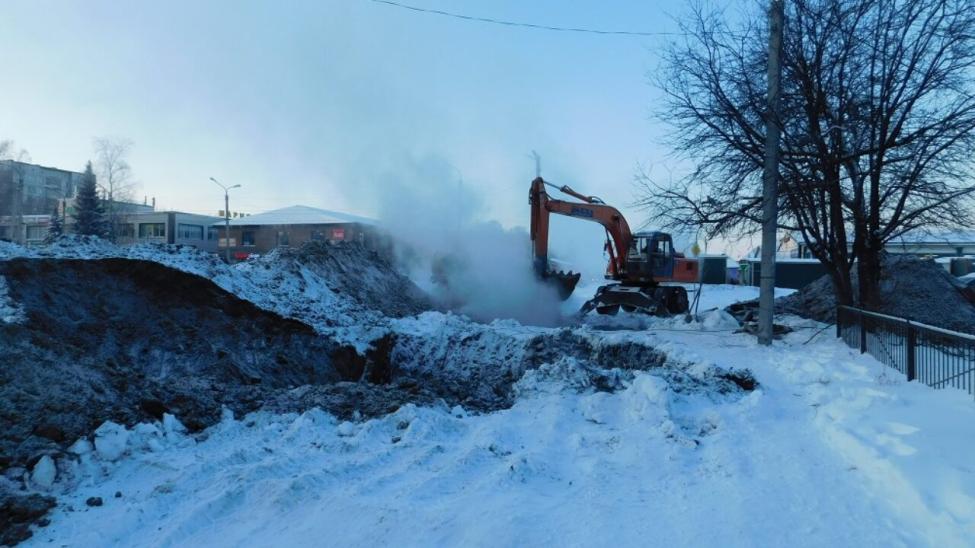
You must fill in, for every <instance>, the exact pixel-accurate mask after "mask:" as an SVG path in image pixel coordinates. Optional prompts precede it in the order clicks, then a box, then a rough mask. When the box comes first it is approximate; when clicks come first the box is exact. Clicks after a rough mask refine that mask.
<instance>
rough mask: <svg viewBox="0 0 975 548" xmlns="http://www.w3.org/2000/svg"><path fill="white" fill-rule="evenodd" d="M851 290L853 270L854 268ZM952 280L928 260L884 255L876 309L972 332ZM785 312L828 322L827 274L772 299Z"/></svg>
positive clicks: (974, 311) (969, 314) (974, 317)
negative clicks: (787, 295) (786, 295)
mask: <svg viewBox="0 0 975 548" xmlns="http://www.w3.org/2000/svg"><path fill="white" fill-rule="evenodd" d="M853 278H854V280H853V283H854V294H856V287H857V282H856V268H854V269H853ZM963 289H964V288H963V286H962V285H961V284H960V283H959V282H958V280H957V278H955V277H954V276H952V275H951V274H949V273H948V272H946V271H945V269H943V268H941V267H940V266H938V264H937V263H935V262H934V261H930V260H923V259H918V258H916V257H913V256H909V255H888V256H887V257H886V258H885V259H884V265H883V271H882V274H881V278H880V306H879V307H878V311H879V312H883V313H886V314H890V315H892V316H899V317H903V318H909V319H911V320H914V321H918V322H921V323H926V324H930V325H936V326H940V327H945V328H947V329H954V330H956V331H963V332H966V333H975V304H973V303H972V302H971V301H970V300H969V299H968V298H967V297H966V296H965V294H964V292H963ZM776 306H777V307H778V308H779V309H781V310H783V311H785V312H788V313H792V314H796V315H799V316H803V317H806V318H812V319H815V320H818V321H822V322H832V321H835V320H834V316H835V313H836V299H835V297H834V292H833V284H832V281H831V280H830V278H829V277H828V276H824V277H822V278H820V279H819V280H817V281H815V282H813V283H811V284H809V285H807V286H806V287H804V288H802V289H800V290H799V291H798V292H796V293H795V294H793V295H791V296H789V297H786V298H784V299H778V300H776Z"/></svg>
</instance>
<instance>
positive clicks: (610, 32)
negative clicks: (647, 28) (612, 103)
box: [369, 0, 683, 36]
mask: <svg viewBox="0 0 975 548" xmlns="http://www.w3.org/2000/svg"><path fill="white" fill-rule="evenodd" d="M369 1H370V2H375V3H377V4H386V5H387V6H393V7H397V8H401V9H405V10H410V11H414V12H418V13H429V14H433V15H442V16H444V17H453V18H455V19H463V20H465V21H475V22H478V23H490V24H492V25H504V26H507V27H521V28H528V29H535V30H551V31H556V32H580V33H587V34H600V35H604V36H605V35H611V36H681V35H682V34H683V33H680V32H639V31H629V30H601V29H586V28H580V27H553V26H550V25H538V24H535V23H523V22H519V21H505V20H503V19H493V18H490V17H476V16H473V15H464V14H461V13H453V12H449V11H442V10H435V9H429V8H421V7H417V6H411V5H408V4H402V3H400V2H394V1H393V0H369Z"/></svg>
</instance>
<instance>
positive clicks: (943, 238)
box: [888, 230, 975, 245]
mask: <svg viewBox="0 0 975 548" xmlns="http://www.w3.org/2000/svg"><path fill="white" fill-rule="evenodd" d="M973 242H975V230H953V231H946V232H938V233H927V232H921V231H916V232H912V233H909V234H905V235H903V236H900V237H898V238H895V239H893V240H891V241H890V244H888V245H896V244H901V243H907V244H933V243H938V244H963V243H964V244H969V243H973Z"/></svg>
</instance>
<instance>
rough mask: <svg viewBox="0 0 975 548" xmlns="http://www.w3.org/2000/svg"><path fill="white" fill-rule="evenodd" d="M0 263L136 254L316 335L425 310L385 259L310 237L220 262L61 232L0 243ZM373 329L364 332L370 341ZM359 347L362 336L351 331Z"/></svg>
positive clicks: (167, 248)
mask: <svg viewBox="0 0 975 548" xmlns="http://www.w3.org/2000/svg"><path fill="white" fill-rule="evenodd" d="M0 243H2V244H3V245H2V246H0V260H3V259H12V258H18V257H24V258H55V259H106V258H121V259H138V260H146V261H152V262H156V263H159V264H162V265H165V266H168V267H170V268H174V269H176V270H181V271H183V272H187V273H190V274H196V275H198V276H202V277H204V278H207V279H209V280H212V281H213V282H214V283H216V284H217V285H218V286H220V287H221V288H223V289H225V290H226V291H229V292H230V293H233V294H235V295H237V296H238V297H240V298H242V299H246V300H249V301H251V302H253V303H254V304H256V305H258V306H260V307H261V308H264V309H266V310H270V311H273V312H276V313H278V314H280V315H282V316H285V317H288V318H295V319H299V320H300V321H303V322H305V323H308V324H309V325H311V326H312V327H314V328H316V329H317V330H319V331H320V332H323V333H329V334H332V333H335V334H338V335H342V334H343V333H344V331H342V330H338V329H336V328H338V327H346V328H355V329H359V328H362V327H363V326H385V325H386V324H387V321H386V318H387V317H388V316H392V317H398V316H405V315H410V314H417V313H419V312H422V311H423V310H426V309H429V308H430V307H431V305H430V303H429V301H428V300H426V298H425V297H424V295H423V294H422V292H421V291H420V290H419V288H417V287H416V286H415V285H414V284H413V283H412V282H410V281H409V279H408V278H406V277H405V276H403V275H402V274H399V273H398V272H397V271H396V269H395V267H394V265H393V264H392V263H391V262H390V261H389V259H387V258H385V257H383V256H381V255H379V254H378V253H377V252H375V251H371V250H369V249H366V248H365V247H363V246H361V245H358V244H340V245H331V244H325V243H320V242H312V243H309V244H306V245H304V246H302V247H300V248H298V249H285V250H279V251H275V252H272V253H270V254H268V255H266V256H263V257H259V258H256V259H253V260H249V261H244V262H241V263H237V264H235V265H227V264H225V263H224V262H223V261H221V260H220V258H219V257H218V256H217V255H215V254H213V253H207V252H205V251H201V250H199V249H197V248H195V247H192V246H184V245H169V244H149V243H143V244H136V245H131V246H116V245H114V244H112V243H110V242H107V241H105V240H102V239H100V238H97V237H94V236H77V235H68V236H62V237H61V238H59V239H57V240H56V241H55V242H53V243H51V244H49V245H45V246H39V247H31V248H27V247H22V246H18V245H16V244H10V243H5V242H0ZM372 334H373V333H371V332H370V333H367V334H366V336H365V339H367V340H368V339H369V338H370V336H371V335H372ZM350 336H351V337H352V338H351V339H350V342H352V343H354V344H357V345H359V346H361V345H362V344H364V343H363V341H362V340H361V339H362V337H359V336H358V335H350Z"/></svg>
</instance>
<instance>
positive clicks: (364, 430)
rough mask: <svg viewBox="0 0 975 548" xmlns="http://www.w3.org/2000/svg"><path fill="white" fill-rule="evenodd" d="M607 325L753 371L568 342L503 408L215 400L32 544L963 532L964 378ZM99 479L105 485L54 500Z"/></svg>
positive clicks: (835, 350) (871, 541) (865, 539)
mask: <svg viewBox="0 0 975 548" xmlns="http://www.w3.org/2000/svg"><path fill="white" fill-rule="evenodd" d="M420 327H423V326H417V327H416V329H420ZM426 327H428V328H430V329H432V327H431V326H430V325H426ZM594 336H595V335H594ZM605 336H606V337H609V338H611V339H629V338H636V339H642V340H643V341H644V342H645V343H652V344H654V345H657V346H668V347H669V348H670V349H671V351H672V352H673V353H674V354H675V355H679V356H680V357H681V358H682V359H686V360H692V359H695V360H698V363H703V362H706V361H713V362H716V363H722V364H725V365H727V366H729V367H740V366H742V365H744V364H750V365H751V366H753V367H755V368H756V370H757V371H758V372H759V377H760V380H761V382H762V385H761V387H760V388H759V389H756V390H754V391H753V392H750V393H744V394H739V395H738V396H720V395H716V394H715V393H714V392H711V391H686V390H682V389H681V388H680V387H675V386H674V385H673V384H672V383H670V382H668V381H667V380H666V379H664V378H662V377H661V376H659V375H656V374H653V372H650V371H631V372H629V376H628V377H626V378H624V377H619V378H617V379H616V380H613V379H609V380H607V379H600V376H601V375H603V374H604V373H605V371H601V370H600V368H598V367H593V365H592V364H583V363H581V361H580V360H578V359H576V358H573V357H569V356H566V357H563V358H562V359H559V360H556V361H554V362H551V363H548V364H546V365H543V366H541V367H539V368H537V369H535V370H532V371H530V372H528V373H527V374H526V375H525V376H524V377H523V378H522V379H521V380H520V381H518V383H517V386H518V390H519V394H520V395H519V398H518V399H517V401H516V402H515V403H514V405H513V406H512V407H511V408H509V409H506V410H502V411H498V412H495V413H489V414H469V413H467V412H465V411H464V410H463V409H461V408H457V407H455V408H453V409H450V408H447V407H443V406H433V407H416V406H412V405H407V406H404V407H402V408H400V409H399V410H398V411H396V412H394V413H392V414H389V415H386V416H383V417H380V418H375V419H371V420H367V421H363V422H347V421H339V420H336V419H335V417H333V416H331V415H329V414H326V413H322V412H320V411H317V410H312V411H308V412H306V413H302V414H286V415H275V414H269V413H256V414H253V415H250V416H248V417H245V418H243V419H241V420H233V419H232V418H229V417H228V418H226V419H225V420H224V421H223V422H221V423H220V424H219V425H217V426H216V427H214V428H211V429H210V430H209V431H208V432H207V437H206V439H200V440H198V441H197V442H196V443H192V442H187V443H186V444H183V445H180V444H177V443H173V444H168V445H165V446H164V448H163V450H162V451H159V452H151V451H140V450H134V449H133V448H132V445H131V444H130V445H129V446H128V447H129V451H130V452H131V454H130V456H129V457H127V458H123V459H121V460H119V461H116V462H108V463H102V464H103V465H104V466H107V467H108V468H107V469H103V470H107V475H101V476H97V475H96V476H92V477H90V478H89V479H87V480H85V481H82V482H81V483H80V484H79V485H78V487H77V489H76V490H74V491H72V492H71V493H69V494H68V495H66V497H67V499H66V500H67V504H65V505H62V507H61V508H59V509H58V510H56V511H55V514H54V515H53V520H52V524H51V525H50V526H49V527H47V528H45V529H43V530H39V531H38V533H37V534H36V536H35V539H33V540H32V542H34V543H36V544H38V545H41V544H43V545H47V544H49V543H56V544H62V543H68V544H78V545H105V544H115V545H131V546H149V545H207V546H233V545H240V544H244V543H246V544H255V545H297V546H306V545H318V544H321V543H322V542H323V539H328V540H327V543H329V544H335V545H377V544H379V545H381V544H390V543H396V544H399V545H430V544H436V545H484V544H491V545H497V544H517V545H524V546H541V545H551V544H553V543H554V544H580V545H660V546H716V545H720V546H755V545H782V544H788V545H790V546H832V545H838V546H850V545H855V546H904V545H911V546H914V545H937V546H964V545H968V543H969V539H970V538H971V535H972V533H973V532H975V529H973V528H975V514H973V513H972V511H973V509H975V504H973V499H972V495H973V493H975V484H973V482H975V480H973V479H972V476H971V474H970V473H969V472H968V471H967V470H968V468H969V467H968V466H967V464H966V459H967V458H968V455H970V454H971V449H972V447H971V445H972V443H973V441H972V440H975V436H973V434H975V431H973V428H975V426H973V425H975V410H973V408H972V407H973V406H972V405H971V402H970V401H967V400H966V401H964V402H963V401H962V399H961V398H960V397H956V396H960V394H952V393H950V392H948V391H934V390H931V389H929V388H926V387H923V386H919V385H917V384H916V383H910V384H908V383H904V382H903V381H900V382H898V381H894V382H891V381H890V380H887V381H883V382H878V379H877V378H876V375H877V373H878V371H881V369H879V367H880V366H879V364H877V363H876V362H875V361H873V360H872V359H871V358H869V357H867V356H860V355H858V354H854V353H852V352H850V351H849V349H847V348H846V347H845V346H843V345H842V344H841V343H838V342H836V341H833V340H829V339H823V340H817V341H814V342H813V343H812V346H806V345H803V344H802V341H803V340H805V339H806V338H807V337H806V336H801V335H790V336H787V338H786V340H785V341H782V342H777V343H776V344H775V346H773V347H772V348H766V347H759V346H758V345H756V344H755V343H754V341H753V340H752V339H751V338H750V337H747V336H744V335H731V334H728V333H712V332H695V331H683V332H676V331H673V332H663V331H662V332H657V333H654V334H646V333H634V332H626V331H618V332H612V333H608V334H605ZM614 374H616V375H619V374H620V372H619V371H616V372H615V373H614ZM604 382H608V383H611V384H615V385H616V388H614V389H613V390H606V389H604V388H603V384H602V383H604ZM919 409H920V410H922V411H921V412H919V411H918V410H919ZM864 417H868V418H866V419H865V418H864ZM948 419H950V425H949V422H948ZM93 458H97V457H93ZM99 473H101V472H99ZM116 491H119V492H121V493H122V496H121V497H120V498H118V499H115V498H112V497H111V493H114V492H116ZM92 496H100V497H103V498H105V505H104V506H103V507H100V508H97V509H92V510H90V511H87V512H71V511H69V510H67V508H68V507H69V506H70V507H75V508H81V507H83V501H84V500H86V499H87V498H88V497H92Z"/></svg>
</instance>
